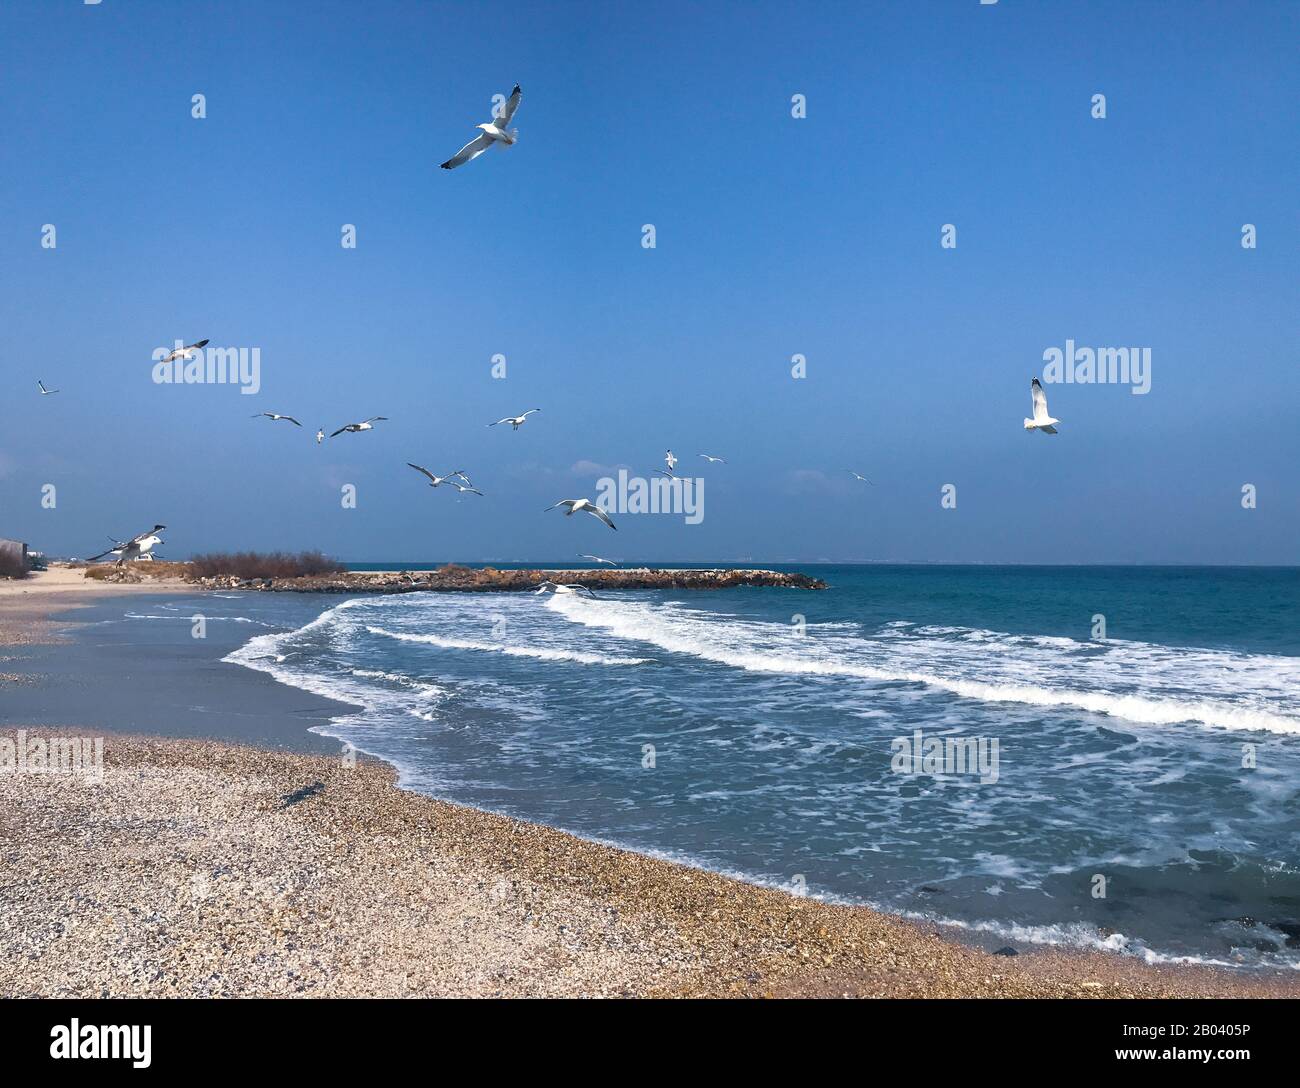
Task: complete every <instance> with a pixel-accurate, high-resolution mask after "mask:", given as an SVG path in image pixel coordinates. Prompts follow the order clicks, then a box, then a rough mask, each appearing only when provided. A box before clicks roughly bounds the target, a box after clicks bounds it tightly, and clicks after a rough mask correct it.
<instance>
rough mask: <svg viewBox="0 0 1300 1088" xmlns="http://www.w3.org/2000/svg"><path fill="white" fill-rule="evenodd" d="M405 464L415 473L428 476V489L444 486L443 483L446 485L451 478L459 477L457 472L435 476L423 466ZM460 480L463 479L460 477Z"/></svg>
mask: <svg viewBox="0 0 1300 1088" xmlns="http://www.w3.org/2000/svg"><path fill="white" fill-rule="evenodd" d="M406 463H407V465H408V466H409V467H410V468H413V469H415V471H416V472H423V473H424V474H425V475H426V476H428V477H429V486H430V487H437V486H438V485H439V484H445V483H447V482H448V481H449V480H451V478H452V477H453V476H460V473H459V472H449V473H447V475H446V476H435V475H434V474H433V473H432V472H430V471H429V470H428V469H427V468H425V467H424V466H423V465H415V464H411V462H410V461H407V462H406ZM461 478H462V479H464V477H461Z"/></svg>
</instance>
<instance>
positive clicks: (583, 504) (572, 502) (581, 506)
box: [542, 499, 618, 530]
mask: <svg viewBox="0 0 1300 1088" xmlns="http://www.w3.org/2000/svg"><path fill="white" fill-rule="evenodd" d="M555 506H567V507H568V509H567V510H566V511H564V516H565V517H566V518H571V517H573V515H574V514H576V513H577V512H578V511H579V510H584V511H586V512H587V513H588V514H590V515H591V516H592V517H594V518H600V520H601V521H603V522H604V523H605V524H606V525H608V526H609V527H610V528H611V529H615V530H616V529H618V526H617V525H615V524H614V523H613V522H612V521H610V520H609V515H608V514H607V513H605V511H604V510H602V509H601V508H600V507H599V506H597V505H596V504H595V503H594V502H592V501H591V500H590V499H561V500H560V501H559V502H557V503H556V504H555ZM555 506H548V507H547V508H546V510H554V509H555ZM546 510H543V511H542V513H543V514H545V513H546Z"/></svg>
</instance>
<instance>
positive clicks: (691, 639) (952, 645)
mask: <svg viewBox="0 0 1300 1088" xmlns="http://www.w3.org/2000/svg"><path fill="white" fill-rule="evenodd" d="M546 607H548V608H550V609H551V610H552V611H555V612H557V613H559V614H560V615H562V616H564V617H565V618H566V619H568V620H571V621H572V622H574V623H578V624H582V625H584V626H586V627H590V628H596V629H599V630H602V631H605V632H606V633H608V634H610V635H613V636H615V637H617V638H619V639H623V640H627V641H635V642H643V643H649V644H651V645H654V646H657V647H659V648H660V649H663V650H667V651H669V652H672V653H680V654H688V655H691V656H694V657H697V658H701V659H703V660H706V661H711V662H715V663H717V664H722V665H727V666H730V667H733V668H739V669H744V670H746V671H749V672H757V673H777V674H785V675H809V676H844V677H852V678H856V679H861V680H868V681H876V682H880V683H916V684H924V685H926V686H927V687H930V688H935V689H939V690H941V691H946V692H949V693H951V694H953V695H957V696H960V697H962V698H966V699H977V700H980V701H983V702H994V703H1020V704H1026V705H1030V706H1040V707H1049V708H1056V707H1059V708H1064V709H1071V710H1083V711H1088V712H1091V713H1096V714H1108V715H1113V716H1115V717H1120V718H1125V719H1127V720H1129V721H1134V722H1145V723H1149V724H1155V725H1174V724H1178V723H1183V722H1199V723H1202V724H1205V725H1209V726H1214V727H1218V728H1223V729H1241V730H1258V731H1267V732H1273V733H1286V734H1300V706H1297V702H1296V693H1297V692H1300V660H1297V659H1295V658H1289V657H1277V656H1271V655H1251V654H1239V653H1232V652H1227V651H1216V650H1199V649H1182V648H1176V647H1166V646H1156V645H1152V644H1148V643H1136V642H1124V643H1081V642H1076V641H1075V640H1072V639H1064V638H1054V637H1038V636H1018V635H1010V634H1005V633H1002V632H992V631H982V632H973V631H972V629H968V628H943V629H934V628H932V629H930V630H931V632H932V633H931V634H930V635H929V636H926V635H924V634H922V633H921V632H923V631H924V630H925V629H924V628H920V629H918V628H902V627H899V626H896V625H890V627H889V628H888V629H887V630H886V631H885V632H883V633H882V636H880V637H876V638H846V637H835V636H832V637H826V638H818V637H813V636H809V635H805V636H803V637H799V636H797V635H796V634H794V633H793V631H792V630H791V629H790V627H789V626H787V625H785V624H779V623H773V622H761V621H749V620H738V619H735V618H733V617H727V616H722V615H718V614H715V613H709V612H704V611H689V610H682V609H675V610H673V611H671V612H668V611H666V610H664V609H662V608H660V607H658V606H656V605H654V604H648V603H644V602H631V601H618V600H589V599H586V598H579V597H569V596H563V597H561V596H553V597H551V598H550V599H549V600H548V601H547V604H546ZM972 633H977V634H979V635H980V636H981V638H980V640H978V641H970V640H968V639H967V638H966V636H967V635H969V634H972ZM991 643H992V644H995V645H1003V646H1009V647H1013V648H1014V649H1015V650H1016V654H1015V655H1014V656H1012V655H1007V654H992V655H991V654H989V653H988V649H989V646H990V644H991ZM1009 658H1010V659H1009ZM1022 676H1023V677H1026V679H1021V677H1022ZM1029 677H1032V679H1028V678H1029ZM1052 680H1056V681H1058V682H1057V683H1052V682H1050V681H1052ZM1125 688H1128V689H1130V690H1124V689H1125Z"/></svg>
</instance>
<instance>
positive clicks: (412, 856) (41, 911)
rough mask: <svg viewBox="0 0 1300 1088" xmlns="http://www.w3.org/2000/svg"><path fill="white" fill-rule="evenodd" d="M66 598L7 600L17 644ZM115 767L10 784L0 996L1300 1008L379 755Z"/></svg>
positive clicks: (1271, 985)
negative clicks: (996, 946)
mask: <svg viewBox="0 0 1300 1088" xmlns="http://www.w3.org/2000/svg"><path fill="white" fill-rule="evenodd" d="M183 588H187V589H188V587H183ZM65 592H69V591H63V590H60V591H56V593H53V594H50V595H48V596H44V597H42V596H40V595H32V594H27V595H24V596H25V597H26V600H25V601H24V602H23V603H22V604H21V605H19V604H15V603H14V600H13V599H12V597H9V598H8V599H2V598H0V640H3V639H4V638H5V637H6V634H7V633H13V631H14V630H15V625H17V628H19V629H20V630H19V633H20V634H21V633H23V632H27V633H28V634H29V635H30V632H31V631H32V630H33V628H31V626H30V624H31V622H33V621H37V620H40V621H42V623H44V624H47V623H48V621H47V620H45V619H43V617H46V616H47V614H48V612H49V611H50V610H51V609H53V608H61V607H62V606H63V605H64V604H65V603H76V602H75V597H67V596H64V595H63V594H64V593H65ZM91 592H92V593H94V592H95V591H91ZM102 592H106V593H115V594H122V593H131V594H135V593H141V594H148V593H156V592H158V587H157V586H155V585H147V586H139V587H135V586H112V587H104V588H103V590H102ZM80 603H83V604H84V603H92V602H91V601H88V600H83V601H82V602H80ZM42 629H43V630H45V631H46V632H47V633H48V626H45V627H43V628H42ZM62 649H64V648H63V647H56V648H54V649H53V651H52V652H53V653H55V654H57V653H59V652H60V651H61V650H62ZM267 683H270V684H274V682H273V681H270V680H269V679H267ZM275 686H277V687H278V686H279V685H275ZM5 700H6V692H5V687H4V685H3V684H0V705H3V701H5ZM46 724H47V725H51V726H53V728H51V729H50V730H47V731H46V732H48V733H50V734H53V735H59V736H81V735H87V734H86V733H85V730H84V729H80V730H79V729H78V727H77V726H76V725H75V724H74V723H59V722H49V723H46ZM16 729H17V726H16V725H15V724H14V723H13V722H12V720H11V719H10V718H9V717H8V716H7V715H6V716H5V718H4V725H3V727H0V736H5V737H9V738H10V739H13V738H14V735H15V732H16ZM96 735H98V734H96ZM104 751H105V763H106V768H105V775H104V779H103V781H102V782H101V783H98V784H96V783H94V782H90V781H86V780H84V779H80V778H76V777H74V776H71V775H66V774H62V775H55V774H46V775H36V774H25V775H14V774H0V835H3V837H4V841H5V842H6V843H7V844H8V845H7V846H6V847H5V849H4V850H3V851H0V917H2V918H4V919H5V924H4V925H3V926H2V927H0V996H28V995H59V996H100V995H104V996H118V995H159V996H165V995H166V996H217V995H221V996H262V995H315V996H356V995H366V996H399V995H412V996H415V995H421V996H435V995H437V996H450V995H466V996H498V995H499V996H634V995H637V996H754V997H758V996H776V997H786V996H810V997H826V996H864V997H904V996H905V997H977V996H983V997H1032V996H1043V997H1080V998H1097V997H1184V996H1243V997H1244V996H1291V997H1294V996H1300V979H1297V978H1296V977H1295V975H1294V973H1286V974H1283V973H1278V974H1275V975H1258V974H1254V975H1248V974H1242V973H1236V972H1231V971H1226V970H1214V969H1208V968H1181V967H1165V968H1152V967H1148V966H1145V965H1144V964H1142V963H1140V962H1138V961H1136V960H1132V959H1128V958H1122V957H1118V956H1107V955H1104V954H1101V953H1066V952H1060V951H1048V952H1033V951H1026V950H1025V949H1024V947H1023V946H1022V949H1021V954H1020V955H1018V956H1016V957H1013V958H1011V957H1003V956H995V955H991V954H989V953H987V952H984V951H981V950H978V949H975V948H971V947H967V946H965V945H963V944H960V943H958V942H956V941H954V940H952V939H950V938H949V937H947V936H945V935H943V934H941V933H939V932H938V931H936V930H935V928H934V927H933V926H923V925H920V924H916V923H912V922H908V921H905V920H902V919H898V918H894V917H891V916H888V915H883V914H879V913H876V912H874V911H871V910H868V909H866V908H860V907H839V906H830V905H827V904H823V903H819V902H816V901H813V900H809V899H800V898H798V897H795V896H791V895H788V894H786V893H783V892H779V891H775V890H771V889H765V888H758V887H754V886H752V885H748V884H744V883H741V882H739V881H735V880H731V879H728V878H726V877H722V876H717V875H714V874H711V873H706V872H702V871H699V870H695V869H690V868H687V867H684V866H680V865H676V864H672V863H669V862H664V861H658V860H655V859H651V858H646V857H643V856H641V855H638V854H633V853H630V852H627V851H623V850H617V849H612V848H610V847H605V846H601V845H598V844H593V843H589V842H586V841H583V840H580V839H577V838H575V837H574V836H571V835H568V834H565V833H563V832H559V831H554V830H552V829H550V828H546V827H541V826H539V825H535V824H528V823H524V822H521V821H517V820H512V819H508V818H506V817H502V816H496V815H492V814H489V813H483V812H478V811H476V810H473V809H468V808H463V807H460V806H456V805H450V804H446V803H444V802H440V801H436V800H433V799H431V798H428V797H423V796H421V795H418V794H414V793H410V792H407V791H403V790H399V789H397V788H396V787H395V785H394V774H393V771H392V770H391V768H389V767H388V766H387V765H385V764H382V763H378V762H372V761H368V760H361V761H359V762H353V761H350V760H348V759H346V758H343V757H340V756H338V755H333V754H310V753H303V752H285V751H271V750H267V749H266V748H263V747H256V746H253V745H248V744H228V743H222V742H215V741H208V740H195V739H161V738H157V737H154V738H147V737H138V736H126V735H121V734H117V733H109V734H107V735H106V739H105V745H104Z"/></svg>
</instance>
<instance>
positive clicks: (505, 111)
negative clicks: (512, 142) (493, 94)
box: [496, 83, 524, 129]
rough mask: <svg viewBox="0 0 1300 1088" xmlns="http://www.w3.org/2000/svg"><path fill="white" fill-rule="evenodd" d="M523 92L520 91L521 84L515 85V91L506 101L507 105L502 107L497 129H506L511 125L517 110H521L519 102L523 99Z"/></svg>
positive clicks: (497, 119) (497, 120)
mask: <svg viewBox="0 0 1300 1088" xmlns="http://www.w3.org/2000/svg"><path fill="white" fill-rule="evenodd" d="M523 96H524V95H523V92H522V91H521V90H520V89H519V84H518V83H516V84H515V89H514V90H513V91H511V92H510V97H509V98H507V99H506V104H505V105H504V106H502V107H501V116H500V117H498V118H496V123H497V128H502V129H503V128H505V127H506V125H508V124H510V121H511V119H512V118H513V117H514V115H515V110H517V109H518V108H519V100H520V99H521V98H523Z"/></svg>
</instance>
